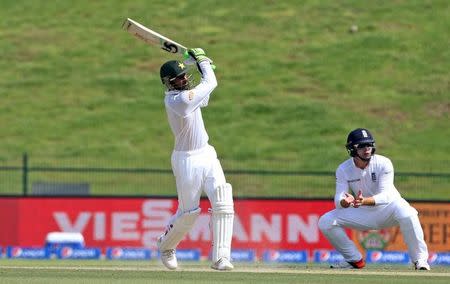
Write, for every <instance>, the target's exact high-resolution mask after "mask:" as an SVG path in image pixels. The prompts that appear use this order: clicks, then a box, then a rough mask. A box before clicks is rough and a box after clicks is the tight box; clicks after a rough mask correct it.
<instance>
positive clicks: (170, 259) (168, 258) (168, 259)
mask: <svg viewBox="0 0 450 284" xmlns="http://www.w3.org/2000/svg"><path fill="white" fill-rule="evenodd" d="M160 254H161V261H162V263H163V264H164V266H165V267H167V268H168V269H170V270H174V269H177V267H178V261H177V256H176V253H175V250H174V249H168V250H165V251H160Z"/></svg>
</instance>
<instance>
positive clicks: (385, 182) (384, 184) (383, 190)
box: [373, 160, 395, 205]
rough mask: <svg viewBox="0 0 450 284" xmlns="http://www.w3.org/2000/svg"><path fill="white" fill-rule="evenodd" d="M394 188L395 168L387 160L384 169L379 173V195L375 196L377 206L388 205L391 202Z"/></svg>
mask: <svg viewBox="0 0 450 284" xmlns="http://www.w3.org/2000/svg"><path fill="white" fill-rule="evenodd" d="M393 187H394V166H393V165H392V162H391V161H390V160H386V162H385V163H384V164H383V167H382V169H381V170H380V172H379V182H378V188H379V191H380V192H379V193H377V194H375V195H374V196H373V199H374V200H375V204H376V205H381V204H387V203H389V202H390V201H391V194H392V197H394V193H395V192H393V191H392V190H391V189H392V188H393Z"/></svg>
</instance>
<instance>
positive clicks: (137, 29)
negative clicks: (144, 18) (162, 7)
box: [122, 18, 187, 54]
mask: <svg viewBox="0 0 450 284" xmlns="http://www.w3.org/2000/svg"><path fill="white" fill-rule="evenodd" d="M122 28H123V29H124V30H126V31H127V32H129V33H130V34H132V35H133V36H135V37H136V38H138V39H140V40H142V41H144V42H145V43H147V44H149V45H157V46H159V47H161V49H162V50H164V51H167V52H170V53H179V54H184V53H185V52H186V51H187V48H186V47H185V46H183V45H182V44H179V43H177V42H176V41H173V40H171V39H169V38H167V37H165V36H163V35H161V34H159V33H157V32H155V31H153V30H151V29H149V28H147V27H145V26H144V25H142V24H140V23H138V22H136V21H134V20H132V19H130V18H127V19H126V20H125V21H124V23H123V25H122Z"/></svg>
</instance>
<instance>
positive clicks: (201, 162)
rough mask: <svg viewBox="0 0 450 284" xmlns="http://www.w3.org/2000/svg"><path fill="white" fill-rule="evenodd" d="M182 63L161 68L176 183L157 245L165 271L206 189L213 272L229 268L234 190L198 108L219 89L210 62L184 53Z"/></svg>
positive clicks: (200, 52) (197, 53)
mask: <svg viewBox="0 0 450 284" xmlns="http://www.w3.org/2000/svg"><path fill="white" fill-rule="evenodd" d="M187 53H188V59H187V60H186V61H185V62H181V61H176V60H172V61H168V62H166V63H164V64H163V65H162V66H161V69H160V76H161V81H162V83H163V84H164V86H165V87H166V92H165V98H164V103H165V108H166V112H167V117H168V121H169V125H170V128H171V130H172V133H173V135H174V137H175V145H174V150H173V152H172V158H171V164H172V171H173V174H174V176H175V180H176V187H177V195H178V209H177V211H176V213H175V215H173V216H172V217H171V219H170V220H169V224H168V225H167V229H166V231H165V233H164V234H162V235H161V236H160V237H159V238H158V241H157V245H158V248H159V250H160V254H161V261H162V263H163V264H164V265H165V266H166V267H167V268H168V269H176V268H177V267H178V263H177V258H176V247H177V245H178V244H179V243H180V241H181V240H182V239H183V238H184V236H185V235H186V233H187V232H188V231H189V230H191V228H192V227H193V226H194V223H195V220H196V219H197V217H198V216H199V214H200V207H199V205H200V196H201V194H202V192H203V191H204V192H205V193H206V195H207V196H208V199H209V201H210V203H211V207H212V222H211V224H212V232H213V245H212V265H211V268H213V269H216V270H232V269H233V268H234V267H233V264H231V258H230V253H231V238H232V233H233V220H234V205H233V196H232V188H231V185H230V184H229V183H227V182H226V180H225V175H224V172H223V169H222V166H221V164H220V162H219V160H218V158H217V154H216V151H215V149H214V147H213V146H211V145H209V144H208V139H209V137H208V134H207V132H206V129H205V125H204V123H203V118H202V112H201V109H202V108H204V107H206V106H207V105H208V101H209V98H210V95H211V93H212V91H213V90H214V89H215V88H216V86H217V80H216V76H215V74H214V70H213V68H212V65H211V64H212V61H211V59H209V58H208V57H206V54H205V52H204V50H203V49H201V48H194V49H189V50H188V52H187ZM186 62H191V63H192V64H196V66H197V69H198V71H199V72H200V74H201V80H200V83H199V84H198V85H197V86H191V84H192V83H191V80H190V77H189V76H188V74H187V71H188V68H187V66H186V65H185V63H186Z"/></svg>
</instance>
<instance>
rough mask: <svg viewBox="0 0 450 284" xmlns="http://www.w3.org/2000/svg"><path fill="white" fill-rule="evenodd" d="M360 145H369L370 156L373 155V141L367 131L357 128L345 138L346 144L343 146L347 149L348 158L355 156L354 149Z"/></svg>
mask: <svg viewBox="0 0 450 284" xmlns="http://www.w3.org/2000/svg"><path fill="white" fill-rule="evenodd" d="M361 144H370V145H371V146H372V155H373V153H375V139H374V138H373V136H372V134H371V133H370V132H369V130H367V129H365V128H357V129H355V130H353V131H352V132H350V133H349V134H348V136H347V144H345V148H347V151H348V153H349V154H350V156H352V157H354V156H356V147H357V146H358V145H361Z"/></svg>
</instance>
